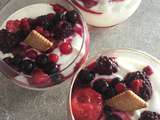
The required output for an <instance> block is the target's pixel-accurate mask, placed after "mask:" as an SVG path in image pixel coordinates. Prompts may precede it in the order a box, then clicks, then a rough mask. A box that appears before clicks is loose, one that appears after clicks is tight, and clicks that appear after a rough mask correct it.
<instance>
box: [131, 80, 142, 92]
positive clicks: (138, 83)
mask: <svg viewBox="0 0 160 120" xmlns="http://www.w3.org/2000/svg"><path fill="white" fill-rule="evenodd" d="M130 86H131V89H132V90H133V91H134V92H135V93H137V94H139V92H140V89H141V88H142V87H143V81H142V80H133V81H132V82H131V85H130Z"/></svg>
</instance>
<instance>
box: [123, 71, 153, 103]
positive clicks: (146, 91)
mask: <svg viewBox="0 0 160 120" xmlns="http://www.w3.org/2000/svg"><path fill="white" fill-rule="evenodd" d="M138 79H140V80H143V85H142V87H141V88H140V92H139V93H138V95H139V96H140V97H141V98H142V99H144V100H145V101H147V100H149V99H150V98H151V96H152V85H151V82H150V80H149V78H148V76H147V75H146V74H145V73H143V72H140V71H136V72H131V73H128V74H127V75H126V76H125V78H124V82H125V83H126V85H127V87H129V88H130V87H131V86H130V84H131V82H132V81H133V80H138Z"/></svg>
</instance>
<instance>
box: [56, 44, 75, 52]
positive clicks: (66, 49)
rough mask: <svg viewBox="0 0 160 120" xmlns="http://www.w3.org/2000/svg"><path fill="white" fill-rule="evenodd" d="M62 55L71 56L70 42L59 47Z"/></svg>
mask: <svg viewBox="0 0 160 120" xmlns="http://www.w3.org/2000/svg"><path fill="white" fill-rule="evenodd" d="M59 49H60V51H61V53H62V54H70V53H71V52H72V50H73V49H72V45H71V43H69V42H64V43H62V44H61V45H60V46H59Z"/></svg>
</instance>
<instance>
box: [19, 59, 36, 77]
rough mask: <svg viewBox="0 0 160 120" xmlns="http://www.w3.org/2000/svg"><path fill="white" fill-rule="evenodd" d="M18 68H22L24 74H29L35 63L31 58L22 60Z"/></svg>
mask: <svg viewBox="0 0 160 120" xmlns="http://www.w3.org/2000/svg"><path fill="white" fill-rule="evenodd" d="M19 67H20V70H22V71H23V72H24V73H25V74H31V73H32V71H33V69H34V68H35V63H34V62H32V61H31V60H23V61H22V62H21V63H20V66H19Z"/></svg>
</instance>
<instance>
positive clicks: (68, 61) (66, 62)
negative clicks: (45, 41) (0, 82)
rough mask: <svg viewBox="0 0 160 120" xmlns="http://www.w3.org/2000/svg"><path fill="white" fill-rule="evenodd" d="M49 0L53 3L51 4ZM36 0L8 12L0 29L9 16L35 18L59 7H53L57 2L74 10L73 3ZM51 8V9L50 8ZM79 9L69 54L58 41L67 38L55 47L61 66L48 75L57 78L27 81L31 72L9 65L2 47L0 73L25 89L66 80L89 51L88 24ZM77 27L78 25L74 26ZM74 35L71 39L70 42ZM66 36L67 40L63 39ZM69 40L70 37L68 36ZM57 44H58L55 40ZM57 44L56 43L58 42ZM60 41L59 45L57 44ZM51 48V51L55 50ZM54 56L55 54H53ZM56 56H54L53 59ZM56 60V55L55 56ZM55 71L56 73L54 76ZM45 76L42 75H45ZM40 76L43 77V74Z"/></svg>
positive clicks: (15, 18) (39, 88)
mask: <svg viewBox="0 0 160 120" xmlns="http://www.w3.org/2000/svg"><path fill="white" fill-rule="evenodd" d="M51 4H52V5H51ZM51 4H49V3H38V4H33V5H29V6H26V7H24V8H22V9H20V10H18V11H16V12H14V13H13V14H12V15H11V16H9V17H8V19H7V20H6V21H5V22H4V23H3V24H2V26H1V29H5V28H6V24H7V22H8V21H9V20H17V19H18V20H21V19H23V18H26V17H27V18H32V19H34V18H36V17H39V16H42V15H47V14H50V13H53V11H54V12H56V11H55V9H56V10H59V9H60V8H59V6H58V7H57V6H56V8H54V7H55V6H54V5H60V6H61V7H62V6H63V7H64V8H66V9H67V10H69V11H71V10H75V9H74V8H73V7H72V6H70V5H68V4H66V2H65V1H63V0H59V1H52V3H51ZM53 8H54V10H53ZM76 11H77V13H78V17H79V22H78V23H76V25H75V26H76V27H75V26H74V28H75V29H74V36H69V37H68V38H70V37H71V38H72V42H71V43H70V44H71V47H72V52H71V53H70V54H68V53H66V51H65V50H66V46H65V45H61V44H62V43H65V42H67V40H68V39H67V38H64V40H63V42H62V43H61V44H60V45H61V46H63V48H65V49H63V50H60V48H58V47H57V48H55V49H54V50H56V53H57V55H58V56H59V61H58V62H57V64H58V66H63V67H61V68H59V71H58V74H57V73H55V74H52V75H49V76H50V78H51V79H52V80H53V81H54V78H55V79H56V80H55V81H54V82H53V83H51V84H48V85H44V86H43V85H42V86H41V85H40V86H38V85H33V84H31V83H30V80H31V79H32V77H33V76H32V75H27V74H25V73H23V72H21V71H20V72H19V71H17V70H16V68H14V67H11V66H10V65H9V64H7V63H6V61H4V58H5V55H7V54H4V53H3V52H2V51H1V53H0V56H1V60H0V71H1V72H2V73H3V75H4V76H6V77H7V78H8V79H9V80H10V81H12V82H14V83H15V84H17V85H18V86H21V87H23V88H26V89H31V90H48V89H50V88H52V87H54V86H56V85H58V84H60V83H61V82H63V81H66V80H69V79H70V78H71V77H72V76H73V75H74V74H75V72H76V71H77V70H78V69H79V68H80V67H81V66H82V65H83V64H84V63H85V61H86V59H87V56H88V52H89V42H90V37H89V33H88V29H87V25H86V23H85V21H84V19H83V17H82V16H81V14H80V13H79V12H78V10H76ZM77 24H78V25H79V26H80V27H77V26H78V25H77ZM76 28H77V29H76ZM77 36H78V38H77ZM73 38H74V42H73ZM66 39H67V40H66ZM68 41H69V40H68ZM58 45H59V44H58ZM58 45H57V46H58ZM60 45H59V46H60ZM54 50H53V51H54ZM61 51H63V52H64V53H65V54H64V55H62V54H61ZM44 54H47V55H48V54H49V53H44ZM53 58H55V57H53ZM54 60H55V59H54ZM56 60H57V59H56ZM57 75H58V76H57ZM44 77H45V75H44ZM41 80H43V75H42V78H41Z"/></svg>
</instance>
